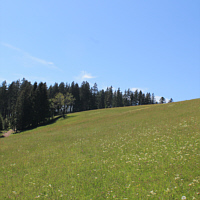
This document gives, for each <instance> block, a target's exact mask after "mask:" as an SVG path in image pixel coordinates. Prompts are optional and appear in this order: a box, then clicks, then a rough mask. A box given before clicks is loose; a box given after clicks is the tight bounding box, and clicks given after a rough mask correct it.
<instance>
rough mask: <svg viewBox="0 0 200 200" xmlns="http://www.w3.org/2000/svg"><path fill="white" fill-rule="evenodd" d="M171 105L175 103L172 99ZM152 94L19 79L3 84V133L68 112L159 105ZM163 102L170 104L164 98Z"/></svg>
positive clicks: (0, 119) (0, 92) (0, 98)
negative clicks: (32, 82) (48, 83)
mask: <svg viewBox="0 0 200 200" xmlns="http://www.w3.org/2000/svg"><path fill="white" fill-rule="evenodd" d="M169 102H172V99H170V101H169ZM155 103H158V102H156V101H155V96H154V94H153V93H152V94H151V93H146V94H144V93H143V92H142V91H141V90H140V91H138V90H135V91H134V92H133V91H131V90H130V89H128V90H125V91H124V93H122V92H121V91H120V88H118V89H117V90H115V91H114V90H113V87H112V86H111V87H107V89H106V90H104V89H101V90H98V87H97V84H96V83H95V84H94V85H93V86H92V87H91V86H90V84H89V83H88V82H87V81H83V82H82V84H81V85H80V86H79V85H78V83H75V82H72V83H71V84H68V83H66V84H65V83H64V82H61V83H60V84H58V83H55V84H54V85H50V86H49V87H47V84H46V83H43V82H40V83H39V84H38V83H37V82H35V83H34V84H31V82H30V81H28V80H26V79H25V78H24V79H23V80H21V81H20V80H17V81H13V82H12V83H11V84H9V85H7V82H6V81H4V82H3V83H2V84H1V85H0V131H1V130H7V129H9V128H12V129H13V130H15V131H16V132H17V131H21V130H25V129H29V128H34V127H37V126H39V125H42V124H45V123H48V122H49V121H51V120H52V119H54V116H56V115H63V117H65V116H66V113H67V112H80V111H86V110H93V109H102V108H112V107H122V106H137V105H146V104H155ZM159 103H166V101H165V98H164V97H161V98H160V101H159Z"/></svg>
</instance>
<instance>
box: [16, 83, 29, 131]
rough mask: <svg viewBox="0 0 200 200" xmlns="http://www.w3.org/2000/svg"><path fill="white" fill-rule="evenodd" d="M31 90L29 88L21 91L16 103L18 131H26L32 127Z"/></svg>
mask: <svg viewBox="0 0 200 200" xmlns="http://www.w3.org/2000/svg"><path fill="white" fill-rule="evenodd" d="M30 109H31V100H30V90H29V88H28V86H27V87H25V88H23V90H22V91H21V93H20V95H19V97H18V99H17V103H16V129H17V130H24V129H26V128H28V127H30V124H31V119H32V116H31V114H32V112H31V110H30Z"/></svg>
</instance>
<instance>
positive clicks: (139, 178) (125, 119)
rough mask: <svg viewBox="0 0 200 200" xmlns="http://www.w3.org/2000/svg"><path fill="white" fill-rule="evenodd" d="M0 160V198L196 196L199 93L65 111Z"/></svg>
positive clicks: (10, 145)
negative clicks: (177, 98) (175, 98)
mask: <svg viewBox="0 0 200 200" xmlns="http://www.w3.org/2000/svg"><path fill="white" fill-rule="evenodd" d="M0 163H1V165H0V199H23V200H25V199H28V200H30V199H37V198H38V199H81V200H82V199H83V200H84V199H87V200H90V199H93V200H96V199H144V200H146V199H163V200H167V199H170V200H172V199H178V200H181V198H182V196H186V198H187V199H200V99H195V100H190V101H183V102H175V103H169V104H158V105H146V106H132V107H122V108H109V109H101V110H92V111H85V112H79V113H72V114H68V115H67V117H66V118H60V119H58V120H57V121H56V122H55V123H53V124H50V125H46V126H41V127H38V128H36V129H33V130H29V131H25V132H22V133H19V134H13V135H11V136H9V137H7V138H0Z"/></svg>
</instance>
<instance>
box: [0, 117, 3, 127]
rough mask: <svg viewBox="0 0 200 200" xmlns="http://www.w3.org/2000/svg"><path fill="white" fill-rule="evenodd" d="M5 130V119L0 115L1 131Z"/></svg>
mask: <svg viewBox="0 0 200 200" xmlns="http://www.w3.org/2000/svg"><path fill="white" fill-rule="evenodd" d="M1 130H3V117H2V116H1V114H0V131H1Z"/></svg>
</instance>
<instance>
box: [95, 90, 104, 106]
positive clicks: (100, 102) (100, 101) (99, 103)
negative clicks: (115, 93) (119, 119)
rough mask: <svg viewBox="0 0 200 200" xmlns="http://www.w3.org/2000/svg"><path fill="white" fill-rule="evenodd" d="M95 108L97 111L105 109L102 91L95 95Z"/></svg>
mask: <svg viewBox="0 0 200 200" xmlns="http://www.w3.org/2000/svg"><path fill="white" fill-rule="evenodd" d="M97 107H98V108H99V109H101V108H105V92H104V90H101V91H100V92H98V94H97Z"/></svg>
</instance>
